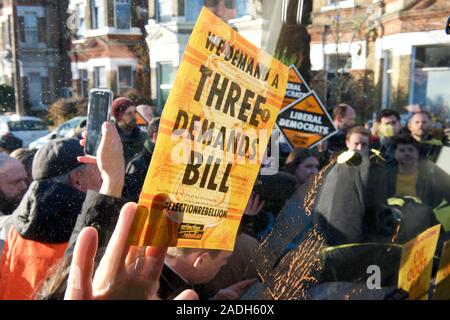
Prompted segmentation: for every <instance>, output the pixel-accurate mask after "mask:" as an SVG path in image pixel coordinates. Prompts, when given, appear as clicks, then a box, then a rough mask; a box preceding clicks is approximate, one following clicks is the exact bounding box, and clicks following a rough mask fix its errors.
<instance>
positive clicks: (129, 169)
mask: <svg viewBox="0 0 450 320" xmlns="http://www.w3.org/2000/svg"><path fill="white" fill-rule="evenodd" d="M159 119H160V118H159V117H158V118H154V119H152V121H151V122H150V123H149V124H148V127H147V139H146V140H145V143H144V148H143V149H142V151H141V152H140V153H138V154H137V155H135V156H134V157H133V158H132V159H131V160H130V162H129V163H128V164H127V166H126V169H125V188H124V189H123V197H124V198H125V199H126V200H127V201H132V202H137V201H138V199H139V195H140V194H141V190H142V186H143V185H144V181H145V176H146V175H147V171H148V168H149V166H150V161H151V160H152V156H153V151H154V149H155V143H156V138H157V137H158V128H159Z"/></svg>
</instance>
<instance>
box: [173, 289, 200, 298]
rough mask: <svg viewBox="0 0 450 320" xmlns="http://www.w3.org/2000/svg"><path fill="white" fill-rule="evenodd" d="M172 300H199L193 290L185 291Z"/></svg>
mask: <svg viewBox="0 0 450 320" xmlns="http://www.w3.org/2000/svg"><path fill="white" fill-rule="evenodd" d="M173 300H199V297H198V294H197V293H196V292H195V291H194V290H191V289H187V290H184V291H183V292H182V293H180V294H179V295H177V296H176V297H175V298H174V299H173Z"/></svg>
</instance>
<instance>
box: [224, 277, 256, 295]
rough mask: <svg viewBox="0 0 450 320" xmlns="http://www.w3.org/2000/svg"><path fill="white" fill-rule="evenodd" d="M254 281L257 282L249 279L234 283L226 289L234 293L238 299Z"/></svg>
mask: <svg viewBox="0 0 450 320" xmlns="http://www.w3.org/2000/svg"><path fill="white" fill-rule="evenodd" d="M256 281H258V280H257V279H249V280H244V281H240V282H238V283H235V284H233V285H231V286H229V287H228V288H227V289H230V290H232V291H234V292H235V293H236V294H238V295H239V297H240V296H241V295H242V294H243V293H244V292H245V291H247V289H248V288H249V287H250V286H252V285H253V284H254V283H255V282H256Z"/></svg>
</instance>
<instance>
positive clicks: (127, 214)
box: [93, 202, 137, 295]
mask: <svg viewBox="0 0 450 320" xmlns="http://www.w3.org/2000/svg"><path fill="white" fill-rule="evenodd" d="M136 208H137V204H136V203H134V202H129V203H127V204H125V206H123V208H122V210H121V211H120V216H119V220H118V221H117V225H116V228H115V229H114V232H113V234H112V236H111V239H110V241H109V243H108V247H107V248H106V252H105V254H104V256H103V258H102V260H101V261H100V264H99V266H98V268H97V271H96V272H95V276H94V281H93V289H94V295H97V294H98V295H102V294H104V293H105V291H107V290H108V288H110V287H111V286H112V285H114V282H115V281H116V280H117V276H118V272H119V270H121V269H123V268H124V265H125V258H126V253H127V250H128V246H127V238H128V233H129V231H130V228H131V225H132V223H133V219H134V215H135V213H136Z"/></svg>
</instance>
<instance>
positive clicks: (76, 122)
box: [29, 117, 87, 149]
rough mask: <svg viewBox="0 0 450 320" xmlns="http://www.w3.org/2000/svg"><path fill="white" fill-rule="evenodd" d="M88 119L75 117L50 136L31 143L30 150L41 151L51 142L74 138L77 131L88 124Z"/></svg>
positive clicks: (53, 131) (57, 128)
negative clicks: (84, 123)
mask: <svg viewBox="0 0 450 320" xmlns="http://www.w3.org/2000/svg"><path fill="white" fill-rule="evenodd" d="M86 119H87V118H86V117H75V118H72V119H70V120H68V121H66V122H64V123H63V124H61V125H59V126H58V127H56V128H55V129H53V130H52V131H51V132H50V133H49V134H47V135H46V136H44V137H41V138H39V139H37V140H35V141H33V142H32V143H30V147H29V148H30V149H39V148H40V147H42V146H43V145H45V144H46V143H48V142H49V141H50V140H53V139H58V138H64V137H69V136H73V135H74V132H75V131H76V129H77V128H78V127H79V126H80V125H82V123H83V122H86Z"/></svg>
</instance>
